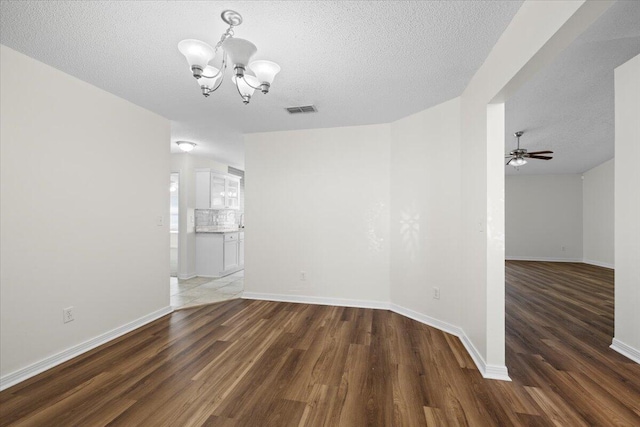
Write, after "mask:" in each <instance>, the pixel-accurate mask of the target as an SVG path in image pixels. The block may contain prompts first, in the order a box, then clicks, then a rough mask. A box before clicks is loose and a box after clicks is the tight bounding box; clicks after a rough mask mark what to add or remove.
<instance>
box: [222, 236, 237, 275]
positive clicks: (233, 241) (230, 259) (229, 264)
mask: <svg viewBox="0 0 640 427" xmlns="http://www.w3.org/2000/svg"><path fill="white" fill-rule="evenodd" d="M238 259H239V256H238V233H229V234H225V235H224V269H225V270H231V269H234V268H237V267H238V265H240V262H239V260H238Z"/></svg>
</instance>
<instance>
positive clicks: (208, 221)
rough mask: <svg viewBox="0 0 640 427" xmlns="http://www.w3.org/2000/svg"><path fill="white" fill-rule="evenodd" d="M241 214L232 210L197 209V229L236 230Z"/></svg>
mask: <svg viewBox="0 0 640 427" xmlns="http://www.w3.org/2000/svg"><path fill="white" fill-rule="evenodd" d="M239 221H240V212H238V211H237V210H231V209H196V227H219V228H221V229H224V228H235V227H237V226H238V223H239Z"/></svg>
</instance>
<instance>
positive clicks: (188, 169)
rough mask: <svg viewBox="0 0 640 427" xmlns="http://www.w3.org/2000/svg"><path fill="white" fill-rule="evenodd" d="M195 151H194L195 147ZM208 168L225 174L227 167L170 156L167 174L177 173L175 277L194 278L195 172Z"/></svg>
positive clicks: (192, 156) (191, 155) (189, 156)
mask: <svg viewBox="0 0 640 427" xmlns="http://www.w3.org/2000/svg"><path fill="white" fill-rule="evenodd" d="M196 150H197V148H196ZM200 168H208V169H212V170H216V171H219V172H222V173H227V172H228V170H229V168H228V166H227V165H225V164H223V163H220V162H218V161H216V160H213V159H210V158H208V157H202V156H198V155H197V154H194V153H178V154H171V172H178V173H179V174H180V195H179V198H180V203H179V210H180V220H179V221H180V223H179V226H178V232H179V233H178V234H179V245H178V278H180V279H189V278H191V277H194V276H195V275H196V234H195V217H194V216H195V207H196V184H195V183H196V172H195V171H196V169H200Z"/></svg>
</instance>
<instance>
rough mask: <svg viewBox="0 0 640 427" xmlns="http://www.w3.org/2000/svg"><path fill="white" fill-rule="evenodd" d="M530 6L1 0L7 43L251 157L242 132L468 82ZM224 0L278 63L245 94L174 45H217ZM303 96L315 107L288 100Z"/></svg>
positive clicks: (355, 117)
mask: <svg viewBox="0 0 640 427" xmlns="http://www.w3.org/2000/svg"><path fill="white" fill-rule="evenodd" d="M520 5H521V1H460V2H454V1H443V2H439V1H430V2H410V1H398V2H390V1H379V2H375V1H340V2H339V1H312V2H307V1H305V2H293V1H283V2H266V1H264V2H259V1H256V2H228V1H221V2H186V1H181V2H178V1H176V2H166V1H144V2H142V1H140V2H136V1H111V2H99V1H68V2H57V1H44V2H35V1H19V2H18V1H16V2H6V1H3V2H2V9H1V18H0V19H1V20H0V42H2V43H3V44H5V45H7V46H9V47H11V48H13V49H16V50H18V51H20V52H23V53H25V54H27V55H29V56H31V57H33V58H36V59H38V60H40V61H42V62H45V63H47V64H50V65H52V66H53V67H55V68H58V69H60V70H62V71H64V72H66V73H69V74H71V75H74V76H76V77H79V78H80V79H82V80H85V81H87V82H89V83H92V84H94V85H96V86H98V87H100V88H103V89H105V90H107V91H109V92H111V93H114V94H116V95H118V96H120V97H122V98H125V99H128V100H130V101H132V102H134V103H135V104H138V105H140V106H142V107H145V108H147V109H149V110H152V111H155V112H156V113H159V114H161V115H162V116H164V117H167V118H168V119H170V120H171V121H172V139H173V141H175V140H179V139H186V140H191V141H194V142H196V143H198V144H199V146H198V148H197V152H198V153H199V154H204V155H207V156H211V157H215V158H217V159H218V160H220V161H223V162H226V163H229V164H231V165H233V166H237V167H242V166H243V164H244V148H243V144H242V137H241V134H242V133H248V132H261V131H274V130H287V129H303V128H318V127H333V126H347V125H360V124H370V123H380V122H390V121H393V120H395V119H398V118H401V117H403V116H406V115H409V114H411V113H414V112H417V111H420V110H423V109H425V108H427V107H430V106H433V105H436V104H438V103H440V102H443V101H446V100H449V99H451V98H454V97H456V96H458V95H460V93H461V92H462V90H463V89H464V88H465V86H466V85H467V83H468V81H469V79H470V78H471V77H472V76H473V74H474V73H475V71H476V70H477V69H478V68H479V66H480V65H481V64H482V62H483V61H484V59H485V58H486V56H487V55H488V53H489V51H490V50H491V48H492V47H493V45H494V44H495V42H496V41H497V39H498V37H499V36H500V34H501V33H502V32H503V31H504V29H505V28H506V26H507V25H508V23H509V22H510V21H511V19H512V17H513V15H514V14H515V13H516V11H517V10H518V8H519V7H520ZM225 9H233V10H236V11H238V12H240V13H241V14H242V16H243V17H244V23H243V24H242V25H241V26H239V27H238V28H237V29H236V36H237V37H240V38H246V39H249V40H251V41H252V42H254V43H255V44H256V45H257V46H258V54H257V56H256V58H257V59H271V60H273V61H275V62H277V63H279V64H280V65H281V66H282V72H281V73H280V74H279V75H278V76H277V77H276V81H275V82H274V84H273V86H272V90H271V93H270V94H268V95H266V96H265V95H262V94H260V93H256V94H255V95H254V99H253V100H252V101H251V104H249V105H247V106H245V105H243V104H242V102H241V101H240V99H239V97H238V94H237V93H236V92H235V89H234V88H233V86H232V85H231V84H230V82H229V81H228V80H227V81H225V82H224V83H223V86H222V87H221V89H220V90H219V91H218V92H216V93H214V94H213V95H211V96H210V97H209V98H208V99H205V98H204V97H203V96H202V95H200V92H199V88H198V87H197V85H196V82H195V80H194V79H193V77H191V76H190V72H189V70H188V66H187V64H186V61H185V59H184V57H183V56H182V55H181V54H180V53H179V52H178V49H177V44H178V42H179V41H180V40H182V39H186V38H197V39H201V40H203V41H206V42H208V43H209V44H211V45H214V44H215V43H216V42H217V41H218V39H219V38H220V34H221V33H222V32H223V31H224V30H225V25H224V24H223V22H222V21H221V20H220V18H219V16H220V13H221V11H223V10H225ZM227 72H228V73H230V71H227ZM42 83H44V82H42ZM301 104H302V105H305V104H315V105H316V106H317V107H318V110H319V112H318V113H315V114H299V115H289V114H288V113H287V112H286V111H285V110H284V108H285V107H289V106H294V105H301ZM518 125H519V123H518ZM527 125H528V126H530V125H531V123H530V122H528V123H527ZM525 127H526V126H525ZM532 139H533V137H532ZM525 141H527V139H526V138H525ZM173 145H175V144H173ZM172 149H174V150H175V148H174V147H173V146H172Z"/></svg>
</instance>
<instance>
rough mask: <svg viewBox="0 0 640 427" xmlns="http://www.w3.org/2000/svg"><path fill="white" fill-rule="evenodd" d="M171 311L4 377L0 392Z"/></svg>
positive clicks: (161, 312)
mask: <svg viewBox="0 0 640 427" xmlns="http://www.w3.org/2000/svg"><path fill="white" fill-rule="evenodd" d="M172 311H173V309H172V308H171V307H164V308H161V309H160V310H156V311H154V312H153V313H149V314H147V315H146V316H142V317H141V318H139V319H136V320H134V321H132V322H129V323H127V324H126V325H122V326H120V327H118V328H115V329H112V330H110V331H108V332H105V333H104V334H101V335H98V336H97V337H95V338H92V339H90V340H88V341H85V342H83V343H80V344H78V345H74V346H73V347H70V348H68V349H66V350H64V351H61V352H60V353H57V354H54V355H52V356H49V357H47V358H45V359H42V360H41V361H39V362H36V363H33V364H31V365H29V366H26V367H24V368H22V369H19V370H17V371H15V372H11V373H9V374H7V375H4V376H3V377H2V378H0V391H1V390H4V389H6V388H9V387H11V386H13V385H16V384H18V383H20V382H22V381H24V380H26V379H29V378H31V377H33V376H35V375H38V374H39V373H41V372H44V371H46V370H48V369H51V368H53V367H54V366H57V365H59V364H61V363H64V362H66V361H67V360H70V359H73V358H74V357H77V356H80V355H81V354H83V353H86V352H87V351H89V350H93V349H94V348H96V347H99V346H101V345H103V344H106V343H108V342H109V341H111V340H114V339H116V338H118V337H119V336H122V335H124V334H127V333H129V332H131V331H133V330H135V329H138V328H139V327H141V326H144V325H146V324H147V323H150V322H153V321H154V320H157V319H159V318H161V317H162V316H166V315H167V314H169V313H171V312H172Z"/></svg>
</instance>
